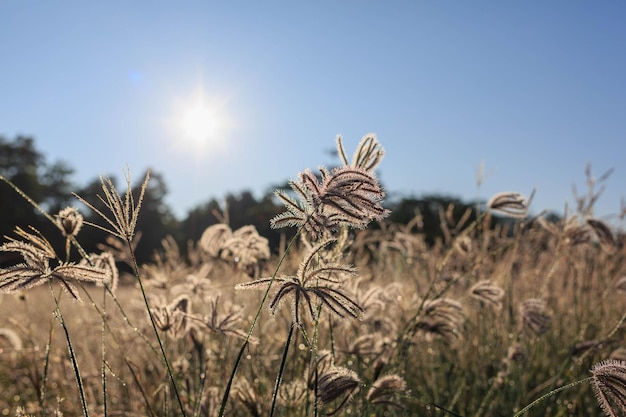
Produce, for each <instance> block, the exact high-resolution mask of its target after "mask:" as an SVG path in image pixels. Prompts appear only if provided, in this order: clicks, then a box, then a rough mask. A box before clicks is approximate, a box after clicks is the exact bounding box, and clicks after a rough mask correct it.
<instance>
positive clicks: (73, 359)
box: [48, 281, 89, 417]
mask: <svg viewBox="0 0 626 417" xmlns="http://www.w3.org/2000/svg"><path fill="white" fill-rule="evenodd" d="M48 285H49V287H50V292H51V293H52V298H54V303H55V305H56V310H55V312H54V313H55V317H56V318H57V319H59V321H60V323H61V327H63V332H64V333H65V340H66V341H67V348H68V350H69V354H70V360H71V362H72V369H73V370H74V377H75V378H76V386H77V387H78V393H79V395H80V401H81V405H82V407H83V415H84V416H85V417H88V416H89V411H87V400H86V399H85V390H84V387H83V380H82V378H81V376H80V370H79V368H78V362H77V361H76V354H75V353H74V347H73V345H72V339H71V338H70V333H69V330H68V329H67V326H66V325H65V320H64V319H63V314H62V313H61V309H60V307H59V299H58V298H57V296H56V294H55V293H54V289H53V288H52V283H51V282H50V281H48Z"/></svg>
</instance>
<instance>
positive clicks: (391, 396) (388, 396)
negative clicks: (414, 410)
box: [366, 374, 406, 408]
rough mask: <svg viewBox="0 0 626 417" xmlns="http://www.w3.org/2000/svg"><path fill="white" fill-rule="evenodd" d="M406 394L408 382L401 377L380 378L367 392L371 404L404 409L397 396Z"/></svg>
mask: <svg viewBox="0 0 626 417" xmlns="http://www.w3.org/2000/svg"><path fill="white" fill-rule="evenodd" d="M404 392H406V382H405V381H404V378H402V377H401V376H399V375H396V374H391V375H384V376H381V377H380V378H378V379H377V380H376V381H375V382H374V383H373V384H372V387H371V388H370V389H369V391H368V392H367V397H366V398H367V401H369V402H370V403H371V404H389V405H395V406H396V407H400V408H404V406H403V405H402V404H401V403H399V402H398V401H397V400H396V399H395V396H396V395H397V394H403V393H404Z"/></svg>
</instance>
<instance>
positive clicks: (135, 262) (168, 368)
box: [126, 237, 186, 417]
mask: <svg viewBox="0 0 626 417" xmlns="http://www.w3.org/2000/svg"><path fill="white" fill-rule="evenodd" d="M126 244H127V245H128V248H129V249H130V257H131V259H132V262H133V269H134V270H135V276H136V277H137V281H138V282H139V288H140V289H141V295H142V296H143V302H144V304H145V306H146V310H147V311H148V316H149V317H150V323H151V324H152V329H153V330H154V334H155V336H156V339H157V342H158V344H159V349H160V350H161V355H162V357H163V362H164V363H165V367H166V368H167V374H168V376H169V379H170V382H171V383H172V387H173V388H174V394H175V396H176V400H177V401H178V406H179V408H180V412H181V415H182V416H183V417H186V414H185V407H184V406H183V401H182V399H181V398H180V394H179V392H178V387H177V386H176V381H175V380H174V373H173V372H172V368H171V366H170V363H169V361H168V359H167V354H166V353H165V348H164V347H163V342H162V341H161V337H160V336H159V331H158V330H157V327H156V323H155V321H154V316H153V315H152V311H151V310H150V304H149V302H148V295H147V294H146V291H145V289H144V286H143V282H142V279H141V274H140V273H139V265H138V264H137V259H136V258H135V252H134V251H133V249H132V245H131V241H130V238H129V237H127V238H126Z"/></svg>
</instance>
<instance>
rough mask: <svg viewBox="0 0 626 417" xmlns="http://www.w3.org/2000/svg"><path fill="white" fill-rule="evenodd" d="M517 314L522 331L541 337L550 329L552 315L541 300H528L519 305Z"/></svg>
mask: <svg viewBox="0 0 626 417" xmlns="http://www.w3.org/2000/svg"><path fill="white" fill-rule="evenodd" d="M519 312H520V315H521V317H522V327H523V328H524V330H527V331H530V332H532V333H534V334H536V335H537V336H541V335H542V334H544V333H545V332H547V331H548V330H549V329H550V325H551V323H552V313H550V311H549V310H548V307H547V306H546V303H545V302H544V301H543V300H540V299H537V298H530V299H528V300H526V301H524V302H523V303H521V304H520V305H519Z"/></svg>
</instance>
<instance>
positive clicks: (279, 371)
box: [269, 322, 295, 417]
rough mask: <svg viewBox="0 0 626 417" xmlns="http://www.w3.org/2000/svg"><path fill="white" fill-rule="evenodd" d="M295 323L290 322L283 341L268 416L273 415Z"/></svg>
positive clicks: (271, 416)
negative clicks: (281, 355) (285, 338)
mask: <svg viewBox="0 0 626 417" xmlns="http://www.w3.org/2000/svg"><path fill="white" fill-rule="evenodd" d="M294 327H295V323H293V322H292V323H291V326H289V333H288V334H287V341H286V342H285V348H284V349H283V357H282V359H281V360H280V368H279V369H278V375H276V384H275V385H274V392H273V393H272V407H271V408H270V416H269V417H273V416H274V409H275V407H276V398H278V389H279V388H280V383H281V381H282V379H283V372H284V371H285V364H286V363H287V354H288V353H289V345H290V344H291V336H292V335H293V328H294Z"/></svg>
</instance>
